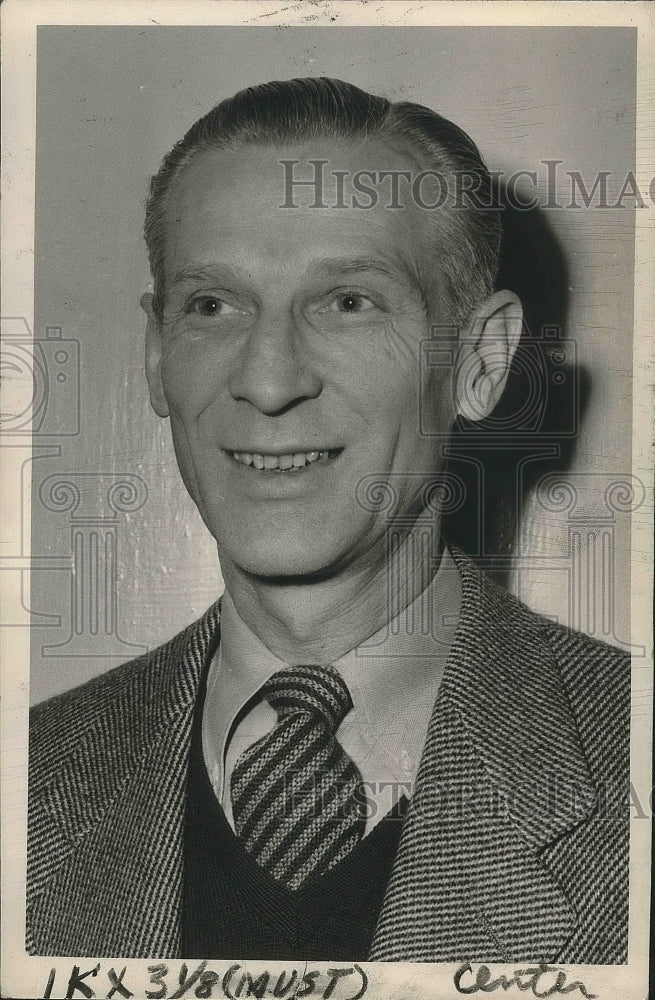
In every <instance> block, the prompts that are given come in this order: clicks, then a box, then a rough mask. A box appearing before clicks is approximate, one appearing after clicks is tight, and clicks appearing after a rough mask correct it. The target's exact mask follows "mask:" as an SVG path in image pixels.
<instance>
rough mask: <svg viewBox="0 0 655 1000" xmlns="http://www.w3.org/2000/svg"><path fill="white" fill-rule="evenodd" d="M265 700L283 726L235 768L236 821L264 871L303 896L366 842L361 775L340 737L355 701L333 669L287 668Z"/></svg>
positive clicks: (267, 690) (271, 682)
mask: <svg viewBox="0 0 655 1000" xmlns="http://www.w3.org/2000/svg"><path fill="white" fill-rule="evenodd" d="M261 694H262V696H263V697H264V698H266V700H267V701H268V702H269V704H270V705H271V707H272V708H274V709H275V710H276V712H277V714H278V724H277V726H276V727H275V728H274V729H273V730H272V731H271V732H270V733H267V734H266V736H264V737H262V739H260V740H258V741H257V742H256V743H255V744H253V746H251V747H249V748H248V750H246V751H245V753H243V754H242V755H241V757H240V758H239V760H238V761H237V763H236V765H235V767H234V770H233V772H232V779H231V784H230V791H231V795H232V813H233V816H234V823H235V828H236V831H237V834H238V835H239V837H240V838H241V840H242V841H243V843H244V845H245V847H246V848H247V850H248V851H249V852H250V854H251V855H252V856H253V858H254V859H255V861H257V863H258V864H259V865H260V867H262V868H264V869H265V870H266V871H268V872H269V874H271V875H272V876H273V878H275V879H277V880H278V881H280V882H284V883H285V884H286V885H287V886H288V887H289V888H290V889H299V888H300V887H301V886H303V885H305V884H306V883H307V882H309V881H310V880H312V879H315V878H318V877H319V876H321V875H323V874H325V872H327V871H329V870H330V869H331V868H334V867H335V865H337V864H339V862H340V861H342V860H343V859H344V858H345V857H346V856H347V855H348V854H350V852H351V851H352V850H353V848H355V847H356V846H357V844H358V843H359V841H360V840H361V839H362V836H363V834H364V827H365V819H364V815H363V812H362V809H361V801H358V797H357V792H358V789H359V788H360V786H361V775H360V773H359V771H358V769H357V767H356V766H355V764H354V763H353V761H352V760H351V759H350V757H349V756H348V754H347V753H346V752H345V751H344V750H343V748H342V747H341V745H340V744H339V743H338V742H337V739H336V736H335V733H336V730H337V728H338V726H339V724H340V723H341V721H342V719H343V718H345V716H346V715H347V714H348V712H349V711H350V709H351V708H352V701H351V698H350V692H349V691H348V688H347V686H346V684H345V682H344V681H343V679H342V678H341V676H340V675H339V673H338V672H337V671H336V670H335V669H334V668H333V667H305V666H299V667H287V668H286V669H285V670H280V671H278V672H277V673H276V674H274V675H273V676H272V677H271V678H270V679H269V680H268V681H267V682H266V684H264V686H263V687H262V689H261Z"/></svg>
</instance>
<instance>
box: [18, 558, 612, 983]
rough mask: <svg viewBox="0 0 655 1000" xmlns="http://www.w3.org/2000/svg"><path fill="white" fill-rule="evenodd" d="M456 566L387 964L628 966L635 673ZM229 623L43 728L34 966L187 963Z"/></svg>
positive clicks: (115, 678) (32, 792)
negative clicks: (203, 690)
mask: <svg viewBox="0 0 655 1000" xmlns="http://www.w3.org/2000/svg"><path fill="white" fill-rule="evenodd" d="M454 556H455V560H456V562H457V564H458V566H459V569H460V573H461V576H462V608H461V618H460V624H459V627H458V630H457V633H456V636H455V640H454V643H453V646H452V649H451V653H450V657H449V661H448V664H447V667H446V670H445V673H444V677H443V681H442V684H441V687H440V689H439V694H438V697H437V700H436V703H435V706H434V710H433V714H432V719H431V722H430V726H429V730H428V735H427V740H426V744H425V749H424V751H423V755H422V758H421V763H420V767H419V772H418V775H417V779H416V782H415V787H414V794H413V797H412V801H411V805H410V809H409V812H408V814H407V817H406V819H405V822H404V825H403V831H402V834H401V839H400V844H399V847H398V851H397V855H396V858H395V862H394V866H393V870H392V875H391V878H390V882H389V885H388V889H387V892H386V896H385V899H384V903H383V906H382V909H381V912H380V916H379V920H378V923H377V927H376V930H375V934H374V939H373V944H372V948H371V952H370V955H369V956H368V957H369V958H370V959H371V960H376V961H421V962H423V961H426V962H427V961H429V962H446V961H463V960H469V961H471V962H474V961H481V962H490V961H491V962H493V961H502V962H525V961H544V962H553V961H557V962H558V963H567V962H571V963H593V964H596V963H598V964H601V963H607V964H610V963H611V964H614V963H622V962H625V961H627V930H628V847H629V831H628V796H629V784H628V783H629V773H628V759H629V754H628V734H629V720H630V674H629V661H628V658H627V657H626V656H625V654H623V653H621V652H619V651H617V650H616V649H613V648H611V647H609V646H606V645H604V644H602V643H599V642H596V641H595V640H592V639H589V638H587V637H586V636H582V635H580V634H578V633H575V632H572V631H570V630H568V629H566V628H563V627H561V626H558V625H555V624H553V623H552V622H550V621H548V620H547V619H545V618H542V617H540V616H538V615H536V614H534V613H532V612H531V611H529V610H528V609H527V608H526V607H525V606H523V605H522V604H521V603H520V602H519V601H517V600H516V599H514V598H513V597H512V596H510V595H509V594H507V593H506V592H505V591H503V590H501V589H500V588H498V587H496V586H495V585H494V584H493V583H491V582H490V581H489V580H488V579H487V578H486V577H485V576H484V575H483V574H481V573H480V572H479V571H478V570H477V569H476V568H475V567H474V566H473V564H472V563H471V562H470V561H469V560H468V559H467V558H466V557H465V556H463V555H462V553H459V552H457V551H455V552H454ZM219 624H220V602H217V603H216V604H215V605H214V606H213V607H211V608H210V609H209V610H208V611H207V613H206V614H205V615H204V616H203V617H202V618H201V619H200V620H199V621H197V622H196V623H195V624H193V625H191V626H190V627H189V628H187V629H186V630H185V631H184V632H182V633H180V634H179V635H177V636H176V637H175V638H174V639H172V640H171V641H170V642H168V643H166V645H164V646H162V647H160V648H159V649H156V650H154V651H153V652H150V653H148V654H146V655H144V656H142V657H140V658H138V659H136V660H134V661H132V662H130V663H128V664H125V665H124V666H122V667H118V668H117V669H115V670H113V671H111V672H109V673H107V674H105V675H103V676H101V677H99V678H97V679H94V680H92V681H91V682H89V683H87V684H85V685H83V686H81V687H79V688H77V689H76V690H74V691H71V692H67V693H66V694H64V695H61V696H58V697H56V698H54V699H51V700H50V701H48V702H44V703H42V704H41V705H39V706H37V707H36V709H35V710H34V711H33V717H32V724H31V736H30V779H29V782H30V784H29V805H30V816H29V840H28V894H27V924H28V926H27V948H28V951H30V952H32V953H35V954H41V955H71V956H114V955H115V956H131V957H151V958H155V957H166V956H168V957H180V922H181V921H180V911H181V898H182V876H183V872H182V856H183V853H182V849H183V817H184V805H185V785H186V775H187V761H188V753H189V744H190V733H191V724H192V716H193V708H194V702H195V699H196V692H197V689H198V684H199V680H200V678H201V675H202V670H203V666H204V664H205V663H206V661H207V658H208V657H209V656H211V655H212V654H213V652H214V650H215V649H216V646H217V644H218V640H219V633H220V629H219ZM216 957H217V958H226V957H234V956H223V955H217V956H216ZM265 957H266V956H262V958H265ZM354 957H355V958H356V957H359V956H354Z"/></svg>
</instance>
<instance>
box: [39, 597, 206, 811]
mask: <svg viewBox="0 0 655 1000" xmlns="http://www.w3.org/2000/svg"><path fill="white" fill-rule="evenodd" d="M216 607H217V605H215V606H213V607H212V608H211V609H210V610H209V611H208V612H207V613H206V614H205V615H204V616H203V617H202V618H200V619H199V620H198V621H196V622H193V623H192V624H191V625H189V626H188V627H187V628H186V629H184V630H183V631H182V632H179V633H178V634H177V635H176V636H174V637H173V638H172V639H170V640H168V641H167V642H165V643H163V644H162V645H161V646H158V647H157V648H156V649H153V650H151V651H149V652H147V653H144V654H143V655H141V656H138V657H136V658H135V659H133V660H129V661H128V662H126V663H123V664H121V665H120V666H118V667H115V668H114V669H112V670H108V671H106V672H105V673H103V674H101V675H99V676H98V677H94V678H92V679H91V680H89V681H87V682H86V683H84V684H80V685H79V686H78V687H76V688H73V689H72V690H70V691H66V692H64V693H63V694H60V695H55V696H54V697H52V698H48V699H47V700H46V701H43V702H40V703H38V704H37V705H35V706H34V707H33V708H32V709H31V711H30V723H29V782H30V798H32V797H33V796H34V795H35V794H36V793H38V791H39V789H40V788H41V787H43V786H44V785H47V784H48V783H49V781H50V780H51V779H52V778H53V777H55V776H56V775H57V773H58V772H59V771H60V770H61V768H62V766H63V765H64V763H65V762H66V761H67V760H68V759H69V758H70V757H72V756H73V755H75V754H78V753H79V750H80V747H81V746H83V745H84V743H85V741H87V739H88V738H89V737H90V736H93V741H94V744H96V745H97V744H98V743H100V744H102V745H103V746H105V747H106V755H107V759H108V760H109V759H110V757H111V745H112V743H113V742H114V741H122V740H124V739H129V737H130V730H131V729H132V727H133V726H134V724H135V723H137V724H138V726H139V727H140V726H141V724H142V723H143V720H144V717H145V716H146V714H147V713H148V712H150V711H152V712H153V714H156V712H157V711H159V712H160V713H161V714H162V715H164V714H165V708H164V707H163V706H164V705H165V703H166V701H167V700H169V701H170V700H171V699H172V697H173V696H174V695H175V694H179V692H178V691H177V690H176V689H178V688H179V689H180V690H181V691H182V693H184V691H183V689H184V677H183V676H179V675H181V674H182V673H183V672H184V668H185V662H186V661H187V659H188V651H189V650H190V649H193V647H194V646H196V645H199V644H200V645H203V644H206V643H207V634H208V633H209V632H210V631H211V628H213V625H214V619H215V618H216V614H215V612H216ZM190 682H191V681H190ZM187 686H188V685H187ZM117 745H120V742H119V743H116V744H115V746H117Z"/></svg>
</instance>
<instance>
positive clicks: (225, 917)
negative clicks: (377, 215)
mask: <svg viewBox="0 0 655 1000" xmlns="http://www.w3.org/2000/svg"><path fill="white" fill-rule="evenodd" d="M201 694H204V692H201ZM202 703H203V698H202V697H200V698H199V699H198V708H197V711H196V718H195V723H194V735H193V741H192V747H191V756H190V761H189V780H188V797H187V809H186V827H185V842H184V889H183V892H184V896H183V920H182V954H183V955H189V956H192V957H194V958H239V959H253V958H260V959H285V958H294V959H307V960H309V959H314V960H330V961H339V960H357V959H359V960H364V959H366V957H367V955H368V951H369V948H370V945H371V941H372V938H373V933H374V931H375V925H376V923H377V918H378V914H379V912H380V909H381V906H382V900H383V896H384V891H385V889H386V886H387V882H388V881H389V877H390V875H391V867H392V864H393V860H394V857H395V854H396V849H397V847H398V840H399V837H400V831H401V828H402V819H403V816H404V813H405V811H406V805H407V802H406V799H401V801H400V802H399V803H398V805H397V806H396V808H395V809H394V810H393V811H392V812H390V813H388V815H387V816H386V817H385V818H384V819H383V820H381V821H380V822H379V823H378V825H377V826H376V827H375V828H374V829H373V830H372V831H371V833H370V834H369V835H368V836H367V837H365V838H364V839H363V840H362V841H361V842H360V843H359V845H358V846H357V847H356V848H355V850H354V851H352V853H351V854H350V855H349V856H348V857H346V858H344V860H343V861H342V862H341V863H340V864H338V865H337V866H336V867H335V868H333V869H331V870H330V871H329V872H327V873H326V874H325V875H323V876H321V877H320V878H318V879H315V880H312V881H310V882H309V883H308V884H306V885H305V886H303V887H302V888H300V889H298V890H295V891H292V890H290V889H287V888H286V886H284V885H283V884H282V883H280V882H278V881H276V880H275V879H274V878H273V877H272V876H271V875H269V874H268V873H267V872H265V871H264V870H263V869H262V868H260V867H259V865H257V864H256V862H255V861H253V859H252V858H251V857H250V855H249V854H248V852H247V851H246V850H245V849H244V847H243V846H242V845H241V842H240V840H239V839H238V837H237V836H236V835H235V833H234V831H233V830H232V828H231V827H230V824H229V823H228V821H227V819H226V817H225V814H224V812H223V810H222V808H221V806H220V804H219V803H218V801H217V799H216V796H215V794H214V791H213V788H212V786H211V783H210V780H209V775H208V774H207V769H206V767H205V763H204V760H203V755H202V740H201V719H202Z"/></svg>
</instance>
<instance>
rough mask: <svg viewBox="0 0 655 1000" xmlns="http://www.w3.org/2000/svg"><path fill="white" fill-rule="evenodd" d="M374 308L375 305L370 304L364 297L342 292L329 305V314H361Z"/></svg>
mask: <svg viewBox="0 0 655 1000" xmlns="http://www.w3.org/2000/svg"><path fill="white" fill-rule="evenodd" d="M374 308H375V303H373V302H371V300H370V299H369V298H367V297H366V295H360V294H359V293H358V292H343V293H341V294H339V295H337V296H336V298H335V299H333V300H332V302H331V303H330V311H331V312H341V313H361V312H367V311H368V310H369V309H374Z"/></svg>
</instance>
